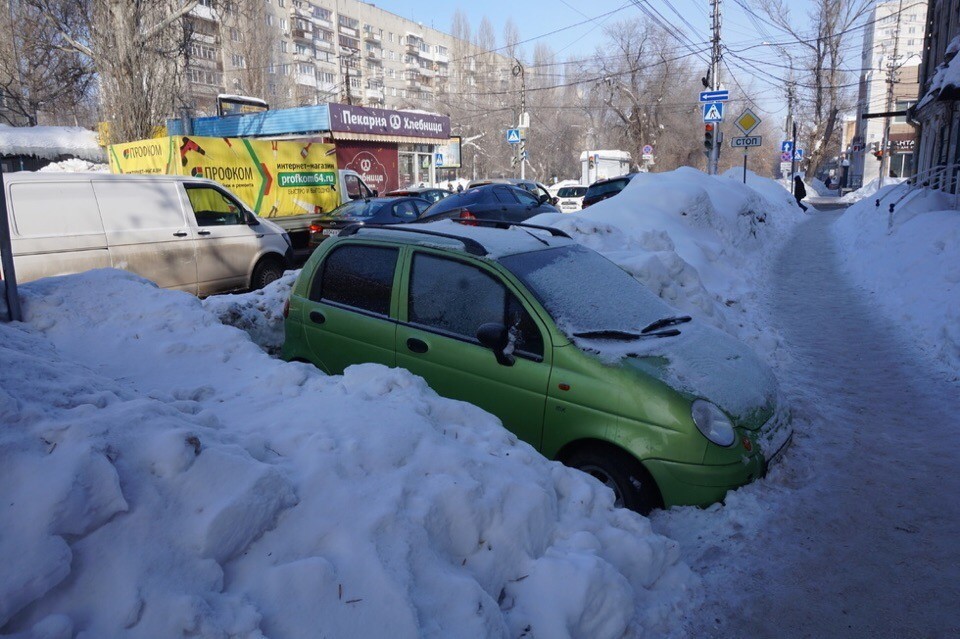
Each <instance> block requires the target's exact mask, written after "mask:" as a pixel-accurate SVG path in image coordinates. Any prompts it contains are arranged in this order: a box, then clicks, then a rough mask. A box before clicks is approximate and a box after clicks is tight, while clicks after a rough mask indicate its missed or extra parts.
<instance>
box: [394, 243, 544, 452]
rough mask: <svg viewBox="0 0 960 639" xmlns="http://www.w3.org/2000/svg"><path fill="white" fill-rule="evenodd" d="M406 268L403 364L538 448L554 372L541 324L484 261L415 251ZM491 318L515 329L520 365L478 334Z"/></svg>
mask: <svg viewBox="0 0 960 639" xmlns="http://www.w3.org/2000/svg"><path fill="white" fill-rule="evenodd" d="M404 269H405V272H407V273H408V275H407V277H406V278H405V280H404V284H403V285H402V287H401V295H400V296H399V303H400V318H401V322H400V323H399V324H398V326H397V333H396V352H397V366H401V367H403V368H406V369H408V370H410V371H411V372H413V373H415V374H417V375H420V376H422V377H423V378H424V379H426V380H427V383H428V384H430V386H431V387H432V388H433V389H434V390H435V391H437V392H438V393H439V394H441V395H444V396H446V397H451V398H454V399H460V400H463V401H467V402H470V403H471V404H476V405H477V406H479V407H481V408H483V409H485V410H487V411H489V412H491V413H493V414H494V415H496V416H497V417H499V418H500V419H501V420H502V421H503V423H504V425H505V426H506V427H507V428H508V429H509V430H511V431H513V432H514V433H515V434H516V435H517V436H518V437H520V438H521V439H523V440H525V441H527V442H529V443H530V444H532V445H533V446H536V447H539V446H540V444H541V438H542V435H543V413H544V406H545V403H546V392H547V384H548V381H549V377H550V345H549V344H545V343H544V335H547V332H546V331H545V330H544V327H543V325H542V323H541V322H540V321H539V320H537V319H535V317H534V316H533V315H531V313H530V312H529V310H528V309H527V308H526V307H525V305H524V303H523V302H522V301H521V299H520V298H519V297H518V296H517V295H516V293H515V292H514V291H513V290H511V289H510V288H509V287H508V286H506V285H505V283H504V282H503V280H502V279H501V278H500V276H499V275H498V274H496V273H495V272H493V271H491V270H488V269H486V268H484V267H482V266H480V265H479V264H477V263H470V262H466V261H461V260H458V259H453V258H449V257H443V256H440V255H437V254H434V253H432V252H428V251H424V250H416V251H412V252H411V254H410V255H409V256H408V259H407V266H405V267H404ZM488 322H496V323H501V324H504V325H505V326H509V327H511V329H512V331H513V334H514V336H515V340H516V341H515V355H516V359H515V361H514V363H513V365H511V366H507V365H502V364H499V363H498V362H497V358H496V357H495V356H494V354H493V352H492V351H491V350H490V349H488V348H486V347H484V346H481V345H480V342H479V341H478V340H477V337H476V334H477V329H478V328H479V327H480V326H481V325H483V324H485V323H488Z"/></svg>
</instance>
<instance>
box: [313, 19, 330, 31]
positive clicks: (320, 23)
mask: <svg viewBox="0 0 960 639" xmlns="http://www.w3.org/2000/svg"><path fill="white" fill-rule="evenodd" d="M310 20H311V22H313V26H315V27H320V28H321V29H326V30H327V31H333V23H332V22H331V21H329V20H324V19H323V18H311V19H310Z"/></svg>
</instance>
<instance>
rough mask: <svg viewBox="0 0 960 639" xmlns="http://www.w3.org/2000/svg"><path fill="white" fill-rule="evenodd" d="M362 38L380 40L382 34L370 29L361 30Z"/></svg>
mask: <svg viewBox="0 0 960 639" xmlns="http://www.w3.org/2000/svg"><path fill="white" fill-rule="evenodd" d="M363 39H364V40H366V41H368V42H382V41H383V36H382V35H380V34H379V33H377V32H376V31H374V30H372V29H369V30H368V29H364V30H363Z"/></svg>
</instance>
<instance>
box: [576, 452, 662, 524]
mask: <svg viewBox="0 0 960 639" xmlns="http://www.w3.org/2000/svg"><path fill="white" fill-rule="evenodd" d="M563 463H564V464H566V465H567V466H570V467H571V468H576V469H577V470H579V471H582V472H584V473H587V474H588V475H590V476H591V477H593V478H594V479H596V480H598V481H599V482H600V483H602V484H605V485H606V486H607V487H608V488H610V489H611V490H612V491H613V494H614V499H615V501H614V505H616V506H617V507H621V508H629V509H630V510H634V511H636V512H638V513H640V514H641V515H647V514H649V513H650V511H651V510H653V509H654V508H659V507H662V505H663V502H662V500H661V498H660V491H659V490H658V489H657V485H656V483H655V482H654V481H653V477H651V476H650V473H648V472H647V469H646V468H644V467H643V464H641V463H640V462H639V461H638V460H637V459H635V458H634V457H632V456H631V455H629V454H627V453H626V452H624V451H622V450H620V449H618V448H615V447H613V446H589V447H584V448H580V449H577V450H575V451H573V452H572V453H571V454H570V455H568V456H567V457H566V458H565V459H564V460H563Z"/></svg>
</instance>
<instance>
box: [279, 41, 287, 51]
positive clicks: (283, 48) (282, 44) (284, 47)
mask: <svg viewBox="0 0 960 639" xmlns="http://www.w3.org/2000/svg"><path fill="white" fill-rule="evenodd" d="M287 48H288V45H287V41H286V40H281V41H280V53H286V52H287Z"/></svg>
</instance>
